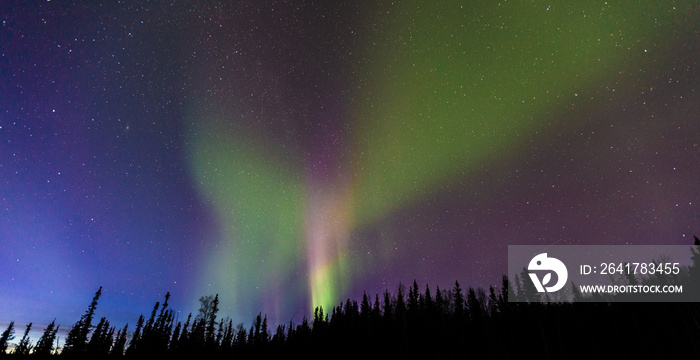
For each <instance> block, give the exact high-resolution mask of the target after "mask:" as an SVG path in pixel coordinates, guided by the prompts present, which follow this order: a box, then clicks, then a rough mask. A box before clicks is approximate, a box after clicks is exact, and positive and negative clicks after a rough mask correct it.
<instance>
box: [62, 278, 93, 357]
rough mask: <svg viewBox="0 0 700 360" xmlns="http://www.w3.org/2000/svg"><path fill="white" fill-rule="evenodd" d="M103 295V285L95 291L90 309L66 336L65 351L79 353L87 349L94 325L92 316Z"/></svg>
mask: <svg viewBox="0 0 700 360" xmlns="http://www.w3.org/2000/svg"><path fill="white" fill-rule="evenodd" d="M101 295H102V286H100V288H99V289H98V290H97V292H96V293H95V296H94V297H93V298H92V302H90V306H89V307H88V310H87V311H86V312H85V314H84V315H83V316H82V317H81V318H80V320H78V322H77V323H76V324H75V325H73V327H72V328H71V329H70V331H69V332H68V336H67V337H66V344H65V346H64V348H63V352H64V353H66V354H71V353H79V352H82V351H84V350H85V346H86V343H87V338H88V334H89V333H90V329H91V327H92V318H93V317H94V315H95V309H96V308H97V301H98V300H99V299H100V296H101Z"/></svg>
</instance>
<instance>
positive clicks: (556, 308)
mask: <svg viewBox="0 0 700 360" xmlns="http://www.w3.org/2000/svg"><path fill="white" fill-rule="evenodd" d="M695 244H696V245H700V240H698V238H697V237H695ZM691 251H692V258H691V259H692V262H693V263H692V264H691V265H690V266H689V267H687V268H684V271H683V272H681V273H680V274H679V275H678V276H677V277H675V278H674V280H673V281H674V282H677V283H678V284H698V283H700V253H698V252H697V251H696V249H695V248H694V247H693V248H691ZM514 280H517V281H513V282H511V281H509V279H508V277H507V276H503V278H502V283H501V284H500V288H498V289H497V288H494V287H493V286H491V287H489V289H488V290H484V289H481V288H478V289H474V288H471V287H469V288H466V289H462V287H461V285H460V284H459V283H458V282H455V283H454V286H452V287H451V288H449V289H440V288H439V287H436V288H434V289H431V288H430V287H429V286H427V285H426V286H425V287H424V290H423V291H421V288H420V286H419V285H418V284H417V283H416V281H415V280H414V281H413V283H412V284H411V285H409V286H408V287H406V286H405V285H403V284H399V286H398V288H397V290H396V291H395V292H393V293H392V292H390V291H389V290H388V289H387V290H385V291H384V293H383V294H381V295H380V294H374V296H373V297H372V296H370V295H369V294H367V293H365V294H364V295H363V297H362V299H360V300H359V303H358V301H356V300H351V299H347V300H346V301H345V302H341V303H339V304H338V305H337V306H335V307H333V308H332V309H328V310H327V309H323V308H320V307H319V308H316V309H315V310H314V313H313V319H306V318H304V319H303V320H302V321H301V323H300V324H295V323H293V322H290V323H287V324H280V325H277V327H276V328H275V329H271V328H270V327H269V326H270V325H269V324H268V320H267V316H265V315H264V314H262V313H260V314H258V315H257V316H256V317H255V318H254V319H253V322H252V324H251V325H250V327H249V328H246V327H245V326H244V325H243V324H238V325H234V324H233V321H232V320H231V319H230V318H223V319H219V318H218V311H219V308H218V305H219V298H218V295H214V296H211V295H210V296H204V297H202V298H200V309H199V312H198V314H197V315H196V316H193V315H192V314H190V315H189V316H188V317H187V319H186V320H185V322H184V323H183V322H181V321H175V320H174V311H173V310H172V309H171V308H170V307H169V305H168V301H169V298H170V294H169V293H168V294H166V295H165V299H164V301H163V303H162V304H161V303H160V302H157V303H156V304H155V306H154V307H153V310H152V311H151V313H150V315H149V316H148V318H145V317H144V316H143V315H141V316H140V317H139V318H138V321H137V323H136V326H135V327H134V330H133V332H131V330H130V327H129V325H128V324H127V325H125V326H124V327H123V328H121V329H116V328H115V327H114V326H111V324H110V322H109V321H108V320H107V319H106V318H104V317H103V318H101V319H100V320H99V321H95V319H94V315H95V311H96V308H97V305H98V302H99V299H100V297H101V294H102V288H100V289H99V290H98V291H97V292H96V293H95V296H94V297H93V299H92V301H91V303H90V305H89V307H88V309H87V310H86V312H85V314H84V315H83V316H82V317H81V318H80V319H79V320H78V322H76V323H75V324H74V325H73V326H72V327H71V328H70V330H69V332H68V336H67V338H66V339H65V345H64V346H63V348H62V349H60V355H58V352H59V351H58V349H56V347H55V343H56V334H57V331H58V329H59V325H57V324H55V320H54V321H53V322H52V323H51V324H49V325H48V326H47V327H46V329H45V330H44V333H43V335H42V336H41V337H40V338H39V340H38V341H37V342H36V343H35V344H34V345H31V342H30V339H29V331H30V329H31V326H32V324H31V323H30V324H28V325H27V326H26V328H25V330H24V332H23V334H24V335H23V336H22V337H21V338H20V341H19V343H17V344H15V346H13V347H12V348H11V349H10V348H9V347H8V344H9V342H10V341H11V340H13V339H14V337H15V330H16V329H15V324H14V322H11V323H10V324H9V326H8V328H7V329H5V331H4V332H3V333H2V334H1V335H0V357H9V358H25V357H27V358H42V357H52V356H60V357H63V358H77V359H108V358H121V357H125V358H128V359H154V358H164V359H190V358H227V359H249V358H253V359H257V358H282V357H295V358H296V357H297V356H304V357H305V358H309V357H311V358H327V357H333V358H338V357H339V358H352V357H357V358H363V359H380V358H382V359H383V358H429V359H441V358H467V357H477V358H521V357H523V356H524V355H525V354H532V355H537V356H542V357H546V358H589V357H592V356H595V357H602V358H609V357H611V356H621V357H622V358H631V357H637V356H641V357H644V358H647V357H650V356H654V355H658V356H663V357H664V358H668V357H669V356H673V355H684V356H693V357H695V358H697V357H699V356H700V341H698V340H700V303H691V302H681V303H672V302H667V303H663V302H661V303H660V302H657V303H612V302H585V301H583V300H586V299H585V297H583V295H582V294H580V293H578V292H577V291H576V288H575V287H574V288H573V289H572V290H573V296H574V298H575V299H576V300H577V301H581V302H574V303H570V302H535V301H533V300H535V297H536V296H539V295H538V294H537V293H536V290H535V291H533V290H532V288H531V287H532V284H531V283H530V282H529V281H522V280H523V277H522V276H520V277H517V276H516V277H515V279H514ZM652 280H653V279H652ZM627 281H628V282H629V283H630V284H632V283H634V282H644V281H650V279H637V278H634V276H632V277H631V278H628V279H627ZM509 295H510V296H515V297H517V298H518V299H519V300H522V301H524V302H518V303H513V302H508V296H509ZM620 296H623V295H620ZM596 300H600V299H596ZM618 300H619V299H618ZM623 300H624V299H623Z"/></svg>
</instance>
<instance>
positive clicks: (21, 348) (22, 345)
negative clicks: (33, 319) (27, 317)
mask: <svg viewBox="0 0 700 360" xmlns="http://www.w3.org/2000/svg"><path fill="white" fill-rule="evenodd" d="M31 329H32V323H29V324H28V325H27V328H26V329H25V330H24V336H22V339H21V340H20V341H19V344H17V347H15V351H13V354H15V355H29V351H30V350H31V349H32V346H31V344H30V343H29V331H30V330H31Z"/></svg>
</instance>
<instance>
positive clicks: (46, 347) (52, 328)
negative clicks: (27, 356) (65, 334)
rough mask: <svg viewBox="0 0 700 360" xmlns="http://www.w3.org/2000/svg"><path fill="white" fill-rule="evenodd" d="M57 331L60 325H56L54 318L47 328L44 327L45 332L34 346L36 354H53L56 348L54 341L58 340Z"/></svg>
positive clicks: (43, 355)
mask: <svg viewBox="0 0 700 360" xmlns="http://www.w3.org/2000/svg"><path fill="white" fill-rule="evenodd" d="M57 332H58V326H56V319H53V321H51V323H50V324H49V325H48V326H47V327H46V329H44V333H43V334H42V335H41V337H40V338H39V341H37V343H36V345H35V346H34V352H33V354H34V356H39V357H46V356H49V355H51V353H52V352H53V350H54V347H53V343H54V341H56V333H57Z"/></svg>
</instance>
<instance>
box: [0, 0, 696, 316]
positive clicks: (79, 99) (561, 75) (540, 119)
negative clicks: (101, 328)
mask: <svg viewBox="0 0 700 360" xmlns="http://www.w3.org/2000/svg"><path fill="white" fill-rule="evenodd" d="M1 10H2V11H1V12H0V16H1V17H2V27H1V28H0V66H1V67H2V72H1V73H0V273H1V274H2V277H1V278H0V326H4V324H6V323H8V322H9V321H11V320H15V321H17V322H18V323H21V322H29V321H34V322H36V323H49V322H50V321H51V320H52V319H53V318H54V317H58V320H57V322H59V323H61V324H62V328H67V327H68V325H69V324H72V323H73V322H75V321H76V320H77V319H78V318H79V316H80V314H81V313H82V311H83V310H84V307H85V306H86V305H87V304H88V302H89V299H90V298H91V296H92V294H93V293H94V291H96V289H97V288H98V287H99V286H103V287H104V290H103V298H102V303H101V305H100V308H99V310H98V311H99V312H100V314H98V316H108V317H109V318H110V319H112V321H113V322H115V323H116V324H117V325H119V323H122V324H123V323H126V322H129V323H132V324H133V323H134V322H135V321H136V318H138V315H139V314H144V313H147V312H148V311H150V309H151V308H152V306H153V303H154V302H155V301H159V300H162V297H163V296H164V294H165V292H167V291H170V292H171V293H172V294H173V298H172V300H171V304H172V306H173V308H175V309H176V310H180V311H182V313H183V314H181V316H186V314H187V313H188V312H190V311H196V309H197V299H198V298H199V297H200V296H203V295H208V294H214V293H218V294H219V295H220V298H221V301H222V306H221V315H224V316H227V315H228V316H231V317H232V318H234V319H235V320H236V321H237V322H246V323H247V322H249V321H250V320H251V319H252V318H253V316H254V315H256V314H257V313H258V312H260V311H262V312H265V313H267V314H268V316H269V317H270V318H271V320H273V322H288V321H289V320H290V319H292V318H293V319H294V321H296V322H299V321H301V317H302V316H303V315H307V316H308V315H309V314H311V309H312V307H313V306H317V305H321V306H323V307H324V308H326V309H327V308H329V307H330V306H332V305H334V304H337V303H338V302H339V301H341V300H344V299H346V298H347V297H352V298H358V297H360V296H361V295H362V292H363V291H364V290H366V291H368V293H370V294H374V293H376V292H381V291H384V289H385V288H388V289H390V290H391V289H395V288H396V286H397V285H398V283H399V282H403V283H409V282H412V281H413V280H414V279H416V280H417V281H418V282H419V284H421V286H425V284H426V283H427V284H430V285H431V286H435V285H439V286H440V287H442V288H444V287H450V286H451V285H452V284H453V283H454V281H455V280H459V281H460V283H462V284H465V285H466V286H474V287H477V286H482V287H488V286H489V285H490V284H497V283H498V282H499V281H500V276H501V274H504V273H505V272H506V265H507V256H506V251H507V245H509V244H533V245H543V246H545V245H551V244H558V245H564V244H611V245H623V244H628V243H634V244H688V243H690V241H691V240H690V239H692V235H693V234H698V233H700V230H698V229H699V228H698V223H699V221H700V208H698V204H699V203H700V199H698V198H699V197H700V183H699V181H700V180H699V179H700V167H699V166H698V164H700V145H699V144H700V143H699V141H698V136H697V135H698V134H700V121H699V119H700V99H699V98H698V94H697V89H696V87H697V86H698V85H699V84H700V69H699V68H698V59H700V50H699V49H698V44H700V41H699V40H700V37H699V35H698V30H700V22H699V20H700V19H699V14H700V13H699V9H698V4H697V3H696V2H692V1H687V2H682V1H676V2H673V1H669V2H658V1H649V2H647V1H635V2H612V1H610V2H605V1H591V2H575V3H559V2H556V3H547V2H526V3H523V2H506V1H503V2H500V3H499V2H485V1H483V2H482V1H476V2H466V1H465V2H455V1H429V2H410V3H409V2H401V3H399V2H394V3H391V2H370V1H363V2H350V1H342V2H339V1H335V2H330V1H328V2H326V1H322V2H308V1H300V2H277V1H273V2H260V1H239V2H224V1H206V2H197V1H182V2H180V1H172V2H163V3H156V4H143V5H139V6H136V5H135V4H133V3H130V2H114V3H109V4H107V5H105V4H101V5H98V4H81V3H73V2H62V1H55V0H54V1H48V2H43V3H38V2H37V3H31V4H29V3H26V2H20V1H9V2H4V3H3V4H2V5H1ZM49 310H50V311H49Z"/></svg>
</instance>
